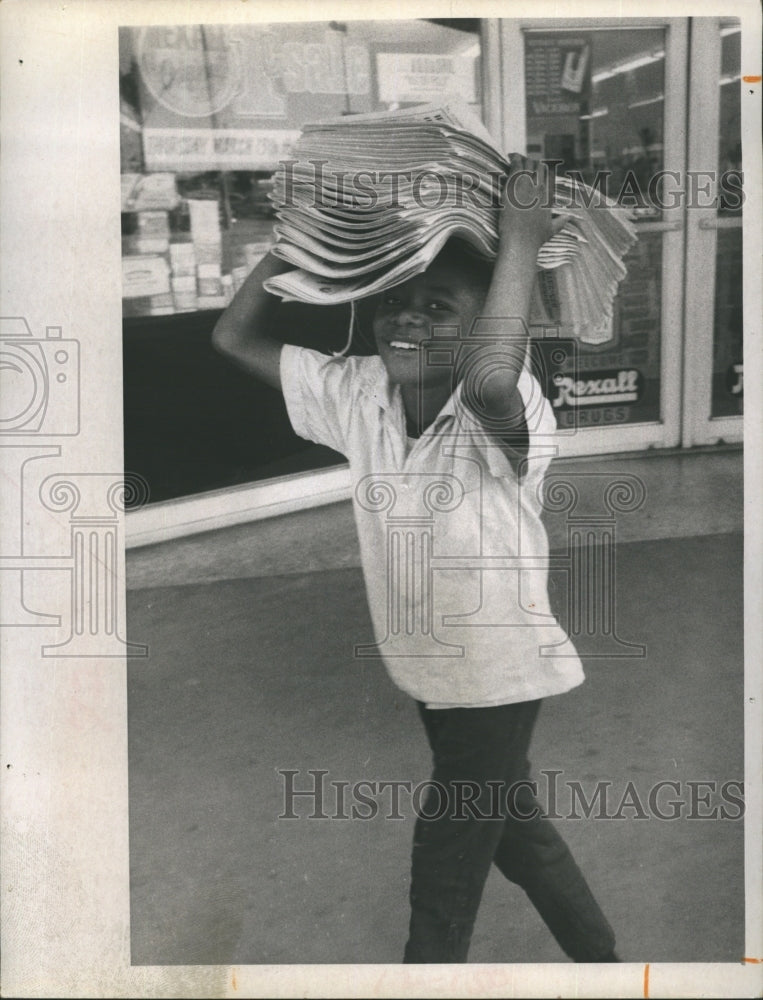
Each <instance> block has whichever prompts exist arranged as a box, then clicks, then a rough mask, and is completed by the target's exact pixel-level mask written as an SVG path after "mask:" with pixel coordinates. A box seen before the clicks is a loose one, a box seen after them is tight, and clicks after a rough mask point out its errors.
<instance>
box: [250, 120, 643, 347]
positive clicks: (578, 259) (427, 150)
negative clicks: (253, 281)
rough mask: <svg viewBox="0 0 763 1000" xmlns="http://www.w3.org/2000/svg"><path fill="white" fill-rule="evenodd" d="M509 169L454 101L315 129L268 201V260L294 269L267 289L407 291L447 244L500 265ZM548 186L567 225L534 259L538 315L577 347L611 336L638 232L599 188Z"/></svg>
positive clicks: (325, 297) (326, 295) (562, 182)
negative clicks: (462, 244)
mask: <svg viewBox="0 0 763 1000" xmlns="http://www.w3.org/2000/svg"><path fill="white" fill-rule="evenodd" d="M508 172H509V160H508V158H507V157H505V156H503V155H502V154H501V153H500V152H499V151H498V150H497V148H496V146H495V143H494V142H493V140H492V139H491V137H490V135H489V134H488V133H487V131H486V130H485V128H484V126H483V125H482V123H481V122H479V121H478V120H477V119H476V118H475V117H474V116H473V115H472V114H471V113H470V112H469V111H468V109H465V108H462V107H460V106H457V105H454V104H452V103H451V104H447V105H439V106H438V105H426V106H419V107H415V108H411V109H408V110H404V111H391V112H381V113H378V114H367V115H352V116H347V117H343V118H337V119H331V120H327V121H324V122H318V123H315V124H311V125H306V126H305V127H304V130H303V132H302V135H301V136H300V138H299V140H298V142H297V144H296V146H295V150H294V157H293V159H292V160H288V161H284V162H282V163H281V164H280V166H279V169H278V172H277V174H276V177H275V183H274V188H273V194H272V199H273V202H274V204H275V205H276V208H277V215H278V222H277V224H276V226H275V230H274V231H275V235H276V243H275V246H274V248H273V252H274V253H275V254H276V255H277V256H279V257H281V258H282V259H283V260H285V261H287V262H289V263H291V264H293V265H294V267H295V270H292V271H288V272H286V273H284V274H281V275H278V276H277V277H273V278H270V279H269V280H268V281H267V282H266V283H265V287H266V288H267V290H268V291H270V292H272V293H274V294H276V295H280V296H281V297H282V298H284V299H292V300H297V301H300V302H309V303H315V304H321V305H328V304H333V303H340V302H348V301H351V300H354V299H357V298H361V297H364V296H367V295H372V294H375V293H378V292H381V291H384V290H386V289H388V288H392V287H394V286H395V285H399V284H401V283H402V282H404V281H406V280H408V279H409V278H411V277H413V276H414V275H416V274H419V273H421V272H422V271H424V270H425V269H426V268H427V266H428V265H429V263H430V262H431V261H432V260H433V258H434V257H435V256H436V255H437V254H438V253H439V252H440V250H441V249H442V247H443V245H444V244H445V242H446V241H447V240H449V239H451V238H455V237H457V238H460V239H462V240H464V241H466V242H467V243H468V244H470V245H471V247H472V248H473V250H474V252H475V253H477V254H479V255H481V256H483V257H485V258H487V259H491V258H494V257H495V256H496V254H497V251H498V219H499V214H498V213H499V210H500V209H499V206H500V203H501V202H500V198H501V192H502V190H503V186H504V185H505V184H506V183H507V177H508V176H509V173H508ZM549 187H550V199H549V200H550V204H551V207H552V214H553V216H554V217H555V218H557V219H559V223H558V227H555V228H557V231H556V233H555V235H554V236H553V237H552V238H551V239H550V240H549V241H548V242H547V243H545V244H544V245H543V246H542V247H541V249H540V251H539V253H538V258H537V264H538V267H539V268H540V281H539V282H538V295H537V296H536V302H535V311H536V318H537V309H538V307H540V308H541V310H542V312H541V317H542V318H543V319H544V320H546V321H551V322H558V323H560V324H562V325H563V326H566V327H567V328H568V329H570V330H571V332H572V333H573V335H575V336H577V337H578V338H580V339H581V340H583V341H585V342H589V343H590V342H594V343H595V342H597V341H599V340H606V339H608V338H609V336H611V334H610V332H609V325H610V323H611V315H612V302H613V299H614V297H615V294H616V292H617V286H618V283H619V281H620V280H621V279H622V278H623V277H624V275H625V273H626V272H625V267H624V265H623V257H624V255H625V253H626V252H627V250H628V248H629V247H630V246H631V244H632V243H633V242H634V240H635V238H636V231H635V228H634V226H633V224H632V223H631V221H630V219H629V215H628V212H627V210H626V209H623V208H620V207H618V206H617V205H616V204H615V203H614V202H613V201H611V200H610V199H608V198H606V197H605V196H604V195H603V194H602V193H600V192H599V191H596V190H594V189H592V188H588V187H586V186H585V185H583V184H581V183H579V182H576V181H575V180H572V179H570V178H567V177H564V176H555V177H554V178H552V181H551V182H550V185H549Z"/></svg>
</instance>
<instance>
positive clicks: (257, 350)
mask: <svg viewBox="0 0 763 1000" xmlns="http://www.w3.org/2000/svg"><path fill="white" fill-rule="evenodd" d="M289 270H291V265H289V264H287V263H286V262H285V261H282V260H280V259H279V258H278V257H275V256H273V254H270V253H269V254H267V255H266V256H265V257H263V259H262V260H261V261H260V262H259V264H258V265H257V266H256V267H255V269H254V270H253V271H252V273H251V274H250V275H249V277H248V278H247V279H246V281H245V282H244V284H243V285H242V286H241V288H240V289H239V290H238V292H237V293H236V295H235V297H234V299H233V301H232V302H231V304H230V305H229V306H228V308H227V309H226V310H225V312H224V313H223V314H222V316H221V317H220V319H219V320H218V321H217V324H216V325H215V328H214V330H213V331H212V344H213V346H214V347H215V348H216V349H217V350H218V351H220V353H221V354H224V355H225V356H226V357H228V358H230V360H231V361H234V362H235V363H236V364H237V365H238V366H239V367H240V368H243V369H244V371H246V372H249V374H251V375H254V376H256V377H257V378H259V379H261V380H262V381H263V382H266V383H267V384H268V385H272V386H273V387H274V388H275V389H280V388H281V375H280V368H281V364H280V358H281V347H282V344H281V343H280V342H279V341H278V340H276V339H275V338H274V337H272V336H271V334H270V326H271V323H272V319H273V314H274V312H275V307H276V305H277V304H278V300H277V299H276V298H275V297H274V296H273V295H270V294H269V293H268V292H266V291H265V289H264V288H263V287H262V283H263V282H264V281H265V280H266V279H267V278H270V277H273V276H274V275H276V274H283V272H284V271H289Z"/></svg>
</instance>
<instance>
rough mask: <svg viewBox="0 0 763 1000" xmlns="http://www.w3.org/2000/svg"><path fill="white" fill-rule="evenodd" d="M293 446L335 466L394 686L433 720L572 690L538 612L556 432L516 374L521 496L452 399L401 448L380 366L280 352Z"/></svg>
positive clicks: (569, 659) (376, 652)
mask: <svg viewBox="0 0 763 1000" xmlns="http://www.w3.org/2000/svg"><path fill="white" fill-rule="evenodd" d="M281 381H282V386H283V393H284V398H285V400H286V406H287V410H288V414H289V418H290V420H291V423H292V426H293V428H294V430H295V432H296V433H297V434H298V435H299V436H300V437H304V438H306V439H308V440H310V441H315V442H316V443H318V444H323V445H327V446H328V447H330V448H333V449H334V450H336V451H338V452H341V453H342V454H343V455H345V456H346V457H347V460H348V462H349V466H350V472H351V476H352V481H353V511H354V515H355V521H356V525H357V529H358V536H359V541H360V552H361V560H362V566H363V575H364V579H365V584H366V589H367V594H368V602H369V607H370V611H371V618H372V622H373V626H374V634H375V638H376V644H375V645H372V646H356V647H355V655H356V656H360V657H366V656H376V657H381V658H383V660H384V663H385V665H386V667H387V669H388V671H389V673H390V676H391V677H392V680H393V681H394V682H395V683H396V684H397V685H398V686H399V687H401V688H402V689H403V690H404V691H406V692H407V693H408V694H410V695H412V696H413V697H414V698H416V699H418V700H419V701H423V702H425V703H426V704H427V705H428V706H429V707H431V708H446V707H482V706H486V705H500V704H508V703H511V702H518V701H530V700H533V699H536V698H544V697H546V696H549V695H554V694H561V693H562V692H564V691H568V690H569V689H571V688H573V687H575V686H576V685H578V684H580V683H581V682H582V680H583V679H584V675H583V669H582V666H581V663H580V659H579V658H578V656H577V655H576V653H575V650H574V648H573V647H572V645H571V644H570V642H569V640H568V638H567V636H566V635H565V633H564V631H563V630H562V629H561V627H560V625H559V623H558V622H557V620H556V618H555V617H554V616H553V615H552V614H551V610H550V607H549V601H548V563H547V559H548V539H547V535H546V531H545V528H544V527H543V524H542V522H541V519H540V512H541V500H540V494H539V491H540V488H541V484H542V481H543V476H544V474H545V471H546V468H547V467H548V464H549V461H550V454H549V451H548V449H547V448H546V449H545V450H544V448H543V447H542V446H539V444H538V440H539V438H544V437H545V438H546V440H548V437H547V435H550V434H552V433H553V430H554V429H555V426H556V422H555V419H554V416H553V413H552V411H551V407H550V406H549V404H548V401H547V400H546V399H545V398H544V397H543V395H542V392H541V389H540V386H539V384H538V382H537V380H536V379H535V378H534V377H533V376H532V375H531V374H530V372H529V371H528V370H526V369H525V370H524V371H523V372H522V374H521V376H520V379H519V383H518V389H519V392H520V394H521V396H522V400H523V402H524V405H525V416H526V420H527V425H528V431H529V451H528V455H527V459H526V462H525V463H524V473H523V475H522V477H521V482H520V480H519V479H518V477H517V474H516V473H515V471H514V469H512V467H511V464H510V463H509V461H508V459H507V458H506V455H505V453H504V451H503V449H502V447H501V445H500V443H499V442H498V441H497V440H496V438H495V437H491V435H490V434H489V433H488V431H487V430H486V429H485V428H484V427H483V426H482V424H481V423H480V422H479V421H478V420H477V419H476V418H475V417H474V416H473V415H472V414H471V412H470V411H469V410H468V409H467V408H466V406H465V405H464V404H463V403H462V402H461V399H460V392H459V391H456V393H454V394H453V396H451V398H450V400H449V401H448V402H447V403H446V405H445V406H444V407H443V409H442V410H441V411H440V413H439V415H438V416H437V418H436V419H435V420H434V422H433V423H432V424H431V425H430V427H429V428H427V430H426V431H425V432H424V434H423V435H422V436H421V437H420V438H417V439H415V440H411V439H409V438H408V437H407V436H406V423H405V412H404V409H403V403H402V397H401V393H400V389H399V386H395V385H391V384H390V382H389V379H388V378H387V373H386V369H385V368H384V365H383V363H382V361H381V359H380V358H378V357H376V356H373V357H367V358H361V357H349V358H343V357H341V358H334V357H327V356H326V355H323V354H319V353H318V352H316V351H311V350H308V349H305V348H299V347H293V346H289V345H287V346H285V347H284V348H283V350H282V353H281Z"/></svg>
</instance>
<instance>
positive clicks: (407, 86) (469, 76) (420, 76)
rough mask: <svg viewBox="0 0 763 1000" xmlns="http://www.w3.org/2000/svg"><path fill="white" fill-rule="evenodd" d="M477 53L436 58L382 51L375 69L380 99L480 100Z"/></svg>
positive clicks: (401, 101) (416, 101) (420, 101)
mask: <svg viewBox="0 0 763 1000" xmlns="http://www.w3.org/2000/svg"><path fill="white" fill-rule="evenodd" d="M473 48H474V49H475V54H474V55H472V56H469V55H433V54H431V53H421V52H379V53H378V54H377V56H376V70H377V74H378V78H379V100H380V101H385V102H388V103H397V104H404V103H410V104H427V103H429V102H431V101H437V100H443V99H444V98H447V97H450V96H453V97H458V98H460V100H462V101H465V102H466V103H468V104H474V103H475V102H476V101H477V77H476V56H477V54H478V50H479V47H478V46H477V45H474V46H473Z"/></svg>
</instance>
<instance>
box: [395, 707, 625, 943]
mask: <svg viewBox="0 0 763 1000" xmlns="http://www.w3.org/2000/svg"><path fill="white" fill-rule="evenodd" d="M539 707H540V702H539V701H536V702H522V703H518V704H514V705H501V706H498V707H496V708H486V709H445V710H443V709H437V710H429V709H425V708H424V707H423V706H422V705H419V711H420V713H421V716H422V719H423V721H424V725H425V727H426V730H427V736H428V737H429V742H430V745H431V747H432V751H433V756H434V773H433V776H432V781H433V786H432V788H431V789H430V794H429V796H428V797H427V801H426V802H425V803H424V807H423V809H422V813H423V814H425V815H426V816H436V817H437V818H436V819H431V820H427V819H423V818H419V819H418V820H417V823H416V828H415V832H414V845H413V862H412V870H411V924H410V935H409V940H408V943H407V945H406V950H405V959H404V961H406V962H463V961H466V956H467V953H468V949H469V943H470V940H471V933H472V929H473V926H474V921H475V919H476V916H477V910H478V908H479V903H480V900H481V897H482V890H483V888H484V884H485V880H486V878H487V874H488V871H489V869H490V864H491V861H493V860H494V861H495V863H496V865H497V866H498V867H499V869H500V870H501V871H502V873H503V874H504V875H505V876H506V877H507V878H509V879H510V880H511V881H513V882H516V883H517V884H518V885H521V886H522V887H523V888H524V889H525V891H526V892H527V894H528V896H529V898H530V900H531V901H532V902H533V904H534V905H535V907H536V909H537V910H538V912H539V913H540V915H541V916H542V917H543V919H544V920H545V922H546V924H547V926H548V927H549V929H550V930H551V932H552V933H553V934H554V936H555V937H556V939H557V941H558V942H559V945H560V946H561V947H562V949H563V950H564V951H565V952H566V953H567V954H568V955H569V956H570V957H571V958H573V959H574V960H575V961H578V962H600V961H610V960H614V956H613V948H614V935H613V933H612V929H611V928H610V926H609V924H608V923H607V921H606V919H605V918H604V915H603V914H602V913H601V910H600V909H599V907H598V905H597V903H596V901H595V899H594V898H593V895H592V894H591V891H590V889H589V888H588V885H587V883H586V882H585V879H584V878H583V876H582V874H581V873H580V870H579V869H578V867H577V865H576V864H575V861H574V860H573V858H572V855H571V854H570V852H569V849H568V848H567V845H566V844H565V843H564V841H563V840H562V838H561V836H560V835H559V834H558V833H557V831H556V830H555V828H554V827H553V826H552V825H551V823H550V822H549V821H548V820H546V819H543V818H542V817H541V816H539V815H538V816H536V817H535V818H533V819H520V818H518V817H519V816H529V815H532V814H533V811H534V808H535V807H537V803H536V801H535V798H534V796H533V795H532V792H531V791H530V789H529V788H528V787H527V786H526V785H525V784H523V782H526V781H527V778H528V774H529V764H528V762H527V749H528V746H529V743H530V738H531V736H532V730H533V726H534V724H535V719H536V717H537V713H538V709H539ZM490 782H494V783H496V784H495V785H494V787H493V789H491V787H490V784H489V783H490ZM516 782H519V783H520V784H519V785H518V786H517V789H516V795H515V796H513V797H512V799H511V801H512V804H513V805H514V806H515V814H514V815H513V816H512V815H507V809H506V805H507V790H508V789H510V788H511V787H512V785H514V784H515V783H516ZM496 788H497V790H496ZM472 792H474V795H472ZM468 799H471V801H467V800H468ZM538 811H539V807H538ZM483 817H488V818H483Z"/></svg>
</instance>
